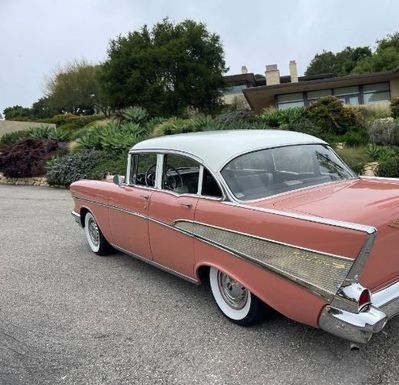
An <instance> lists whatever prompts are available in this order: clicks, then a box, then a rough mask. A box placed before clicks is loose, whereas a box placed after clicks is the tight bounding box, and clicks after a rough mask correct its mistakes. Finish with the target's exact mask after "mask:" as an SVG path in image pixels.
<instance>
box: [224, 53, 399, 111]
mask: <svg viewBox="0 0 399 385" xmlns="http://www.w3.org/2000/svg"><path fill="white" fill-rule="evenodd" d="M289 68H290V75H288V76H280V71H279V69H278V68H277V65H276V64H273V65H267V66H266V72H265V76H262V75H254V74H253V73H248V71H247V68H246V67H245V66H244V67H242V71H241V74H238V75H229V76H225V80H226V82H227V84H229V86H230V87H229V88H227V89H226V91H225V94H224V101H225V103H235V102H238V101H241V102H243V103H247V104H248V105H249V107H250V108H251V109H252V110H254V111H255V112H257V113H259V112H261V111H262V110H263V109H264V108H267V107H271V106H273V107H276V108H289V107H299V106H307V105H309V104H311V103H312V102H313V101H314V100H317V99H318V98H320V97H322V96H327V95H334V96H336V97H337V98H339V99H341V100H342V101H343V102H344V103H345V104H351V105H361V104H371V103H389V102H390V100H391V99H392V98H394V97H397V96H399V68H398V69H396V70H392V71H385V72H373V73H366V74H360V75H348V76H341V77H337V76H335V75H334V74H320V75H312V76H298V72H297V66H296V62H295V61H294V60H292V61H290V63H289Z"/></svg>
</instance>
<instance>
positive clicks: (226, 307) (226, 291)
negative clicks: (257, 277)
mask: <svg viewBox="0 0 399 385" xmlns="http://www.w3.org/2000/svg"><path fill="white" fill-rule="evenodd" d="M209 283H210V286H211V290H212V294H213V297H214V299H215V301H216V304H217V305H218V307H219V309H220V311H221V312H222V313H223V314H224V315H225V316H226V317H227V318H228V319H230V320H231V321H232V322H234V323H236V324H239V325H242V326H250V325H254V324H256V323H258V322H259V320H260V318H261V309H262V302H261V301H260V300H259V298H257V297H256V296H255V295H254V294H252V293H251V292H250V291H249V290H248V289H247V288H245V287H244V286H243V285H242V284H241V283H240V282H238V281H236V280H235V279H233V278H232V277H230V276H229V275H227V274H225V273H223V272H222V271H220V270H218V269H216V268H214V267H211V268H210V270H209Z"/></svg>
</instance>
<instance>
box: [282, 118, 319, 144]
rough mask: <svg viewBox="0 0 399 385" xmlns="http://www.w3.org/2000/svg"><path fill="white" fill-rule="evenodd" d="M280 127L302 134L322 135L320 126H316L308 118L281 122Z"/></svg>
mask: <svg viewBox="0 0 399 385" xmlns="http://www.w3.org/2000/svg"><path fill="white" fill-rule="evenodd" d="M280 128H281V129H284V130H290V131H296V132H303V133H304V134H309V135H314V136H317V137H319V138H321V137H322V136H323V135H322V132H321V129H320V127H319V126H316V125H315V124H314V123H313V122H312V121H310V120H308V119H303V120H299V121H297V122H292V123H289V124H283V125H282V126H281V127H280ZM322 139H324V138H322Z"/></svg>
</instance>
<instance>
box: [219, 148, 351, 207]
mask: <svg viewBox="0 0 399 385" xmlns="http://www.w3.org/2000/svg"><path fill="white" fill-rule="evenodd" d="M222 175H223V178H224V179H225V181H226V183H227V185H228V186H229V188H230V190H231V192H232V193H233V194H234V196H235V197H236V198H238V199H240V200H252V199H259V198H265V197H268V196H271V195H275V194H280V193H283V192H287V191H292V190H296V189H299V188H303V187H309V186H315V185H318V184H322V183H326V182H331V181H339V180H345V179H352V178H354V177H355V174H354V173H353V172H352V171H351V170H350V169H349V168H348V166H346V165H345V164H344V163H343V162H342V161H341V160H340V159H339V158H338V157H337V155H336V154H335V153H334V151H332V150H331V148H330V147H328V146H327V145H322V144H306V145H295V146H285V147H276V148H269V149H266V150H260V151H255V152H250V153H247V154H244V155H241V156H239V157H237V158H235V159H233V160H232V161H231V162H229V163H228V164H227V165H226V166H225V167H224V168H223V170H222Z"/></svg>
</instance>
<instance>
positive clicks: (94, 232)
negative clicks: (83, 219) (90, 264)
mask: <svg viewBox="0 0 399 385" xmlns="http://www.w3.org/2000/svg"><path fill="white" fill-rule="evenodd" d="M87 228H88V230H89V235H90V239H91V241H92V242H93V245H94V246H98V245H99V243H100V233H99V231H98V226H97V223H96V221H95V220H94V219H93V218H90V219H89V222H88V224H87Z"/></svg>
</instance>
